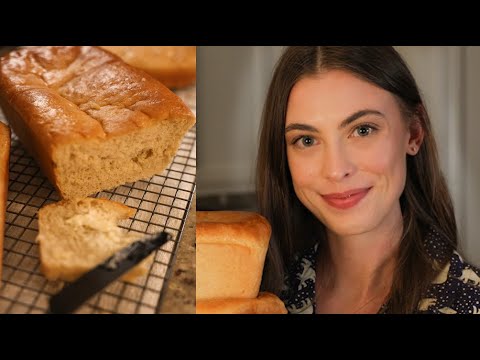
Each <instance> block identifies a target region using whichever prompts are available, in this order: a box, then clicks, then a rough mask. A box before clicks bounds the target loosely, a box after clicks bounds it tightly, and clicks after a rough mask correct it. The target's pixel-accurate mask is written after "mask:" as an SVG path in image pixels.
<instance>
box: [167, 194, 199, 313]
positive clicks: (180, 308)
mask: <svg viewBox="0 0 480 360" xmlns="http://www.w3.org/2000/svg"><path fill="white" fill-rule="evenodd" d="M196 203H197V201H196V194H195V193H194V194H193V199H192V205H191V208H190V211H189V214H188V217H187V221H186V223H185V228H184V232H183V236H182V239H181V240H180V243H179V245H178V246H179V248H178V250H177V257H176V260H175V263H174V265H173V268H172V272H171V274H170V276H171V277H170V279H169V280H168V281H167V284H166V288H165V289H163V290H162V291H163V293H162V295H161V298H160V306H159V313H160V314H195V290H196V272H195V268H196V261H195V244H196V243H195V230H196V226H195V224H196V211H195V210H196Z"/></svg>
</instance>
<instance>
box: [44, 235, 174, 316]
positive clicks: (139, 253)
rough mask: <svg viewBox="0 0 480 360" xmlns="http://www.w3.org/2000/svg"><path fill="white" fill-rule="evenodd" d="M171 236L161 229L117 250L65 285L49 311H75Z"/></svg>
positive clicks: (51, 302)
mask: <svg viewBox="0 0 480 360" xmlns="http://www.w3.org/2000/svg"><path fill="white" fill-rule="evenodd" d="M169 239H171V235H170V234H169V233H166V232H161V233H160V234H158V235H157V236H155V237H153V238H149V239H143V240H139V241H135V242H134V243H132V244H130V245H128V246H126V247H125V248H123V249H121V250H119V251H117V252H116V253H115V254H113V255H112V256H111V257H109V258H108V259H107V260H105V261H104V262H103V263H101V264H100V265H98V266H97V267H95V268H94V269H92V270H90V271H89V272H87V273H85V274H84V275H82V276H81V277H80V278H79V279H77V280H76V281H75V282H73V283H71V284H68V285H65V287H64V288H63V289H62V290H61V291H60V292H59V293H58V294H56V295H53V296H52V297H51V298H50V311H49V312H50V313H52V314H66V313H71V312H73V311H75V310H76V309H77V308H78V307H79V306H80V305H81V304H83V303H84V302H85V301H87V300H88V299H89V298H91V297H92V296H93V295H95V294H96V293H97V292H99V291H100V290H102V289H103V288H104V287H106V286H107V285H108V284H110V283H111V282H113V281H114V280H116V279H118V278H119V277H120V276H122V275H123V274H124V273H126V272H127V271H129V270H131V269H132V267H134V266H135V265H137V264H138V263H140V262H141V261H142V260H143V259H145V258H146V257H147V256H149V255H150V254H151V253H152V252H153V251H155V250H156V249H158V248H159V247H160V246H162V245H163V244H165V243H166V242H167V241H168V240H169Z"/></svg>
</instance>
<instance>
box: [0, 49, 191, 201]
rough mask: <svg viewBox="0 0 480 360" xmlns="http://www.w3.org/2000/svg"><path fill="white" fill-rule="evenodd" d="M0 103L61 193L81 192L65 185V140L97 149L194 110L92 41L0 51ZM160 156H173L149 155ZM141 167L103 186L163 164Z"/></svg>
mask: <svg viewBox="0 0 480 360" xmlns="http://www.w3.org/2000/svg"><path fill="white" fill-rule="evenodd" d="M0 105H1V106H2V108H3V110H4V113H5V116H6V118H7V120H8V121H9V123H10V126H11V127H12V129H13V131H14V132H15V133H16V134H17V135H18V137H19V138H20V140H21V141H22V144H23V145H24V146H25V147H26V148H27V150H28V151H29V153H30V154H31V155H32V156H33V157H35V158H36V159H37V161H38V162H39V164H40V167H41V169H42V171H43V172H44V174H45V175H46V176H47V177H48V178H49V179H50V181H51V182H52V183H53V184H54V185H55V186H56V187H57V189H58V190H59V192H60V193H61V195H62V197H64V198H65V197H72V196H75V195H80V193H78V194H76V193H74V192H72V189H71V188H72V186H71V185H69V189H68V190H67V189H66V186H65V185H63V183H65V176H66V175H65V174H64V173H61V172H62V171H63V172H64V168H65V162H66V160H65V157H64V156H63V155H59V154H60V153H62V150H64V149H65V147H67V146H71V147H75V146H77V147H78V146H79V145H82V146H84V147H89V148H91V149H98V148H99V144H104V143H105V142H107V141H108V140H112V139H113V140H115V139H118V138H120V137H122V136H126V135H130V134H139V133H142V134H144V133H145V132H149V131H151V132H152V133H155V134H156V133H158V132H159V131H160V130H158V129H163V130H165V129H166V128H173V129H183V128H185V129H186V130H185V131H187V130H188V128H190V127H191V126H192V125H193V124H194V123H195V117H194V115H193V113H192V112H191V110H190V109H189V108H188V107H187V106H186V105H185V104H184V103H183V101H182V100H181V99H180V98H179V97H178V96H177V95H175V94H174V93H172V92H171V91H170V90H169V89H168V88H166V87H165V86H164V85H162V84H161V83H160V82H158V81H157V80H155V79H154V78H153V77H151V76H150V75H148V74H147V73H145V72H143V71H142V70H139V69H136V68H134V67H132V66H130V65H128V64H126V63H124V62H123V61H122V60H121V59H120V58H119V57H118V56H116V55H114V54H111V53H110V52H107V51H105V50H103V49H101V48H99V47H90V46H44V47H27V48H22V49H19V50H15V51H12V52H10V53H9V54H7V55H5V56H3V57H1V58H0ZM142 136H145V135H142ZM152 138H153V137H152ZM172 138H173V137H172ZM180 140H181V139H180ZM180 140H179V141H180ZM149 146H150V145H149ZM169 146H170V145H169ZM68 151H74V150H72V148H71V149H69V150H68ZM160 151H161V150H160ZM165 151H166V150H165ZM169 151H170V150H169ZM165 154H166V155H165ZM167 155H168V156H167ZM162 156H165V158H166V157H172V156H171V155H170V152H164V153H163V154H162V153H160V154H158V155H157V156H156V157H153V158H152V159H153V160H152V159H149V161H150V163H153V162H154V161H155V160H154V159H160V158H161V157H162ZM60 158H61V159H62V160H60ZM162 159H163V158H162ZM125 160H126V161H133V160H132V159H131V158H128V159H125ZM60 161H61V162H62V164H61V165H60V164H59V162H60ZM67 162H68V160H67ZM158 163H159V164H160V163H161V164H163V165H164V166H166V165H167V164H168V163H167V160H165V161H163V160H162V162H160V161H158ZM155 166H157V167H159V165H155ZM145 168H146V169H148V166H146V167H145ZM145 171H146V172H148V174H142V173H139V175H138V176H139V177H138V178H135V179H132V176H131V174H130V175H128V179H124V178H121V176H118V179H117V178H115V179H114V180H116V181H115V182H114V181H112V180H111V181H109V182H108V186H109V187H113V186H118V185H120V184H123V183H125V182H127V181H135V180H138V179H140V178H146V177H147V176H151V175H152V174H151V173H152V172H155V171H163V168H162V169H159V168H157V169H155V171H153V170H150V169H149V170H148V171H147V170H145ZM134 174H137V172H135V173H134ZM84 178H87V176H84ZM104 178H105V177H103V178H102V179H100V180H96V181H97V182H96V183H95V182H92V183H94V185H91V188H89V186H88V185H89V184H87V185H86V186H82V189H81V191H82V193H81V195H85V196H86V195H90V194H92V193H94V192H97V191H100V190H104V189H105V188H99V187H100V186H98V185H96V184H98V183H99V182H101V181H104V180H105V179H104ZM75 181H77V180H75ZM78 188H79V189H80V187H78ZM83 188H85V189H83ZM87 189H88V190H90V191H87Z"/></svg>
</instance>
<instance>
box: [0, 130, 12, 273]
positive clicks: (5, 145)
mask: <svg viewBox="0 0 480 360" xmlns="http://www.w3.org/2000/svg"><path fill="white" fill-rule="evenodd" d="M9 158H10V128H9V127H8V126H7V125H5V124H4V123H2V122H0V189H1V190H0V282H1V281H2V266H3V264H2V258H3V237H4V236H5V213H6V211H7V209H6V207H7V194H8V164H9Z"/></svg>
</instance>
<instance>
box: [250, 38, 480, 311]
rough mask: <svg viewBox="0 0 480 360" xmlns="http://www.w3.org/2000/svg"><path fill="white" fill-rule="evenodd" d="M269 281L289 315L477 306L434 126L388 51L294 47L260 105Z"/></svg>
mask: <svg viewBox="0 0 480 360" xmlns="http://www.w3.org/2000/svg"><path fill="white" fill-rule="evenodd" d="M257 192H258V201H259V207H260V212H261V213H262V214H263V215H264V216H265V217H266V218H267V219H268V220H269V221H270V223H271V225H272V240H271V243H270V248H269V251H268V254H267V259H266V263H265V271H264V277H263V283H262V288H263V290H265V291H271V292H274V293H276V294H277V295H279V296H281V297H282V299H283V300H284V301H285V303H286V305H287V308H288V310H289V312H290V313H313V312H315V313H415V312H424V313H476V312H478V311H479V309H480V304H479V301H480V291H479V290H480V276H479V275H480V272H479V270H478V269H476V268H474V267H473V266H471V265H469V264H467V263H465V262H464V261H463V259H462V258H461V257H460V255H459V254H458V252H457V251H456V249H457V237H458V235H457V226H456V222H455V215H454V211H453V206H452V201H451V198H450V195H449V192H448V189H447V185H446V182H445V179H444V177H443V175H442V173H441V170H440V167H439V163H438V158H437V150H436V145H435V139H434V137H433V134H432V129H431V125H430V120H429V118H428V114H427V112H426V110H425V106H424V103H423V101H422V98H421V96H420V94H419V90H418V88H417V85H416V83H415V80H414V78H413V77H412V75H411V73H410V71H409V70H408V68H407V66H406V65H405V63H404V62H403V60H402V59H401V57H400V55H399V54H398V53H397V52H396V51H395V50H394V49H393V48H392V47H313V46H312V47H290V48H288V49H286V51H285V52H284V54H283V55H282V57H281V59H280V60H279V62H278V64H277V67H276V70H275V72H274V75H273V79H272V82H271V84H270V88H269V92H268V95H267V101H266V104H265V108H264V113H263V119H262V129H261V137H260V146H259V152H258V163H257Z"/></svg>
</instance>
